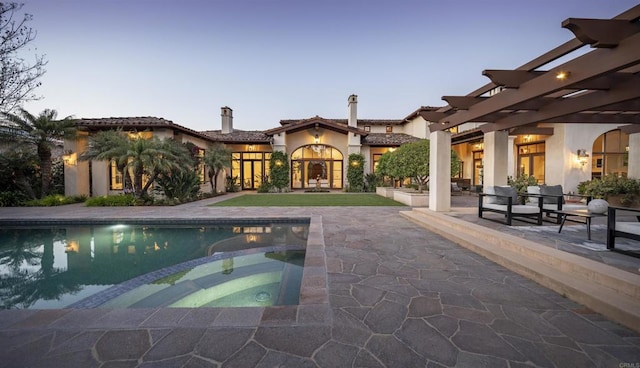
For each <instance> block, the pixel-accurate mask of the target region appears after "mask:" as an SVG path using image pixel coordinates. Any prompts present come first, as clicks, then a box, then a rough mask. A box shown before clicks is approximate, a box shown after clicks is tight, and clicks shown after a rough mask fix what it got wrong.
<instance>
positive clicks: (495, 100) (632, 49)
mask: <svg viewBox="0 0 640 368" xmlns="http://www.w3.org/2000/svg"><path fill="white" fill-rule="evenodd" d="M639 44H640V34H634V35H632V36H630V37H628V38H626V39H624V40H622V41H621V42H620V44H619V45H618V47H616V48H613V49H596V50H594V51H591V52H589V53H587V54H585V55H582V56H580V57H576V58H575V59H573V60H570V61H568V62H566V63H564V64H562V65H560V66H557V67H555V68H553V69H551V70H550V71H549V72H547V73H544V74H542V75H540V76H538V77H537V78H534V79H531V80H529V81H528V82H525V83H523V84H521V85H520V87H519V88H518V89H517V90H509V89H508V90H505V91H502V92H500V93H498V94H496V95H494V96H493V97H490V98H488V99H487V100H485V101H482V102H480V103H477V104H475V105H473V106H471V107H470V108H469V110H459V111H457V112H455V113H454V114H452V115H451V116H447V117H444V118H442V119H440V120H439V122H440V124H431V125H430V126H429V129H430V131H432V132H433V131H437V130H445V129H449V128H452V127H455V126H457V125H460V124H463V123H466V122H470V121H482V120H480V119H479V118H480V117H482V116H485V115H488V114H491V113H493V112H496V111H501V110H508V109H510V107H511V106H513V105H515V104H518V103H522V102H525V101H529V100H533V99H535V98H539V97H542V96H545V95H548V94H550V93H553V92H557V91H560V90H563V89H567V88H568V86H570V85H572V84H575V83H579V82H582V81H587V80H589V79H593V78H597V77H600V76H603V75H605V74H607V73H612V72H617V71H619V70H622V69H625V68H628V67H630V66H633V65H636V64H638V63H640V47H638V45H639ZM561 70H568V71H570V72H571V75H570V77H569V78H568V79H566V80H564V81H563V80H558V79H556V75H555V74H556V72H559V71H561ZM611 103H614V102H611ZM594 106H595V105H594ZM598 106H600V105H598ZM588 109H589V106H585V107H584V110H588ZM565 115H566V114H565Z"/></svg>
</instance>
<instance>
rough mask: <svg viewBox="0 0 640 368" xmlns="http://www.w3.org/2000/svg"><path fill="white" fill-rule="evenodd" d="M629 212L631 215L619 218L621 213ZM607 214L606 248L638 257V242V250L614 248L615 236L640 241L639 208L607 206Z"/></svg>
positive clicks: (639, 247)
mask: <svg viewBox="0 0 640 368" xmlns="http://www.w3.org/2000/svg"><path fill="white" fill-rule="evenodd" d="M629 214H630V215H631V216H625V218H621V217H622V216H623V215H629ZM607 216H608V218H607V249H609V250H612V251H617V252H620V253H624V254H627V255H630V256H633V257H640V243H639V244H638V250H637V251H635V252H634V251H628V250H620V249H616V244H615V241H616V238H627V239H633V240H637V241H639V242H640V208H627V207H613V206H609V209H608V213H607ZM627 217H629V219H627ZM634 220H637V221H634Z"/></svg>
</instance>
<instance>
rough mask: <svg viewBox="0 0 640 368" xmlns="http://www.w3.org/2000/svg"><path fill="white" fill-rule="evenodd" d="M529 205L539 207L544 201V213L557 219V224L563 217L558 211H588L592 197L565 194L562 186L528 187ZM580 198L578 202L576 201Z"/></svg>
mask: <svg viewBox="0 0 640 368" xmlns="http://www.w3.org/2000/svg"><path fill="white" fill-rule="evenodd" d="M527 193H528V195H529V204H531V205H537V204H538V202H539V201H540V200H541V201H542V211H543V212H544V213H545V214H546V216H547V217H552V216H551V215H555V216H553V218H555V221H556V223H557V224H559V223H560V220H561V216H559V215H558V211H562V210H564V211H575V210H586V209H587V205H588V204H589V202H590V201H591V196H585V195H580V194H573V193H569V194H567V193H564V191H563V189H562V185H534V186H528V187H527ZM576 198H578V200H576Z"/></svg>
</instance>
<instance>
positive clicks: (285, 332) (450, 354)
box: [0, 196, 640, 367]
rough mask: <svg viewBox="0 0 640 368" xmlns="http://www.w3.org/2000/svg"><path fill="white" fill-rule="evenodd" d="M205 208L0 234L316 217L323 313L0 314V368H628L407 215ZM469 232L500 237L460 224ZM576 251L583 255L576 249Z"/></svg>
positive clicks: (122, 211) (614, 338)
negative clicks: (169, 221) (117, 223)
mask: <svg viewBox="0 0 640 368" xmlns="http://www.w3.org/2000/svg"><path fill="white" fill-rule="evenodd" d="M226 198H228V197H226ZM226 198H223V199H226ZM215 200H216V199H211V200H206V201H200V202H197V203H191V204H187V205H182V206H176V207H136V208H86V207H83V206H81V205H71V206H64V207H61V208H0V221H1V220H3V219H12V218H23V219H28V218H35V219H37V218H40V219H42V218H55V219H74V218H75V219H80V218H118V219H126V218H167V217H169V218H230V217H237V218H254V217H255V216H256V214H260V216H261V217H311V216H318V217H319V218H320V219H321V222H322V225H323V226H322V240H323V241H324V245H325V260H326V270H327V275H326V277H327V280H328V301H327V302H328V303H326V304H323V303H317V304H310V305H303V306H297V307H295V306H294V307H290V306H289V307H270V308H219V309H214V308H211V309H113V310H108V309H77V310H70V309H69V310H40V311H36V310H5V311H0V344H1V346H2V347H1V348H0V367H274V366H278V367H427V366H428V367H453V366H457V367H483V366H484V367H531V366H536V367H567V366H575V367H623V366H625V365H623V364H625V363H628V364H629V365H626V366H634V365H633V364H635V365H638V364H640V335H638V334H637V333H636V332H634V331H632V330H630V329H628V328H625V327H623V326H621V325H618V324H616V323H614V322H611V321H609V320H607V319H606V318H603V317H602V316H601V315H599V314H597V313H594V312H593V311H591V310H589V309H587V308H585V307H583V306H581V305H579V304H577V303H574V302H572V301H571V300H568V299H566V298H564V297H563V296H561V295H559V294H557V293H555V292H552V291H550V290H548V289H546V288H543V287H541V286H540V285H538V284H536V283H534V282H532V281H530V280H528V279H526V278H524V277H522V276H519V275H517V274H515V273H513V272H511V271H508V270H507V269H505V268H503V267H501V266H499V265H497V264H495V263H493V262H491V261H488V260H487V259H485V258H483V257H481V256H479V255H477V254H475V253H473V252H471V251H468V250H466V249H464V248H462V247H460V246H458V245H456V244H454V243H452V242H451V241H449V240H447V239H445V238H443V237H441V236H439V235H436V234H434V233H431V232H429V231H427V230H425V229H424V228H422V227H420V226H418V225H416V224H414V223H412V222H409V221H407V220H405V219H403V218H402V217H400V216H399V211H403V210H407V209H408V208H407V207H314V208H295V207H293V208H288V207H281V208H225V207H207V206H206V205H207V204H209V203H211V202H212V201H215ZM452 200H453V201H454V203H453V205H454V206H470V207H473V206H474V205H475V203H476V202H475V201H477V197H473V196H456V197H453V199H452ZM469 221H474V222H479V221H480V222H482V223H486V225H487V226H492V227H495V228H500V225H499V224H497V223H494V222H491V221H486V220H480V219H477V216H476V219H474V218H473V215H472V214H470V215H469ZM505 231H513V232H517V231H518V229H517V226H513V227H511V228H509V229H506V228H505ZM523 232H524V230H523ZM563 233H565V230H564V229H563ZM571 234H573V233H572V232H567V233H566V236H569V235H571ZM529 236H531V235H529ZM532 238H534V239H535V238H536V236H532ZM594 239H597V234H596V232H594ZM541 245H543V246H552V245H550V244H543V243H541ZM563 246H566V247H569V245H563ZM577 248H579V253H585V254H586V256H589V250H588V249H586V248H581V247H577ZM591 252H594V253H595V252H596V251H591ZM604 253H607V254H604ZM618 256H621V255H619V254H616V255H612V254H610V253H609V252H598V254H597V255H591V257H593V258H594V259H601V260H602V262H605V263H608V264H616V262H624V263H625V265H626V266H625V267H628V268H629V270H631V271H632V270H633V269H634V267H635V269H636V270H637V269H638V268H639V267H640V260H638V261H635V260H633V259H626V258H629V257H626V258H619V257H618ZM311 290H312V289H311ZM310 292H312V291H310Z"/></svg>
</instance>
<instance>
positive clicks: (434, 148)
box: [429, 131, 451, 212]
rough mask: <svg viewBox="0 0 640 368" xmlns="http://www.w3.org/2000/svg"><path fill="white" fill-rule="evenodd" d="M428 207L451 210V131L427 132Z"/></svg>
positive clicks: (433, 209) (435, 209)
mask: <svg viewBox="0 0 640 368" xmlns="http://www.w3.org/2000/svg"><path fill="white" fill-rule="evenodd" d="M429 141H430V142H429V209H430V210H432V211H442V212H444V211H449V210H451V133H450V132H445V131H436V132H431V134H429Z"/></svg>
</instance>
